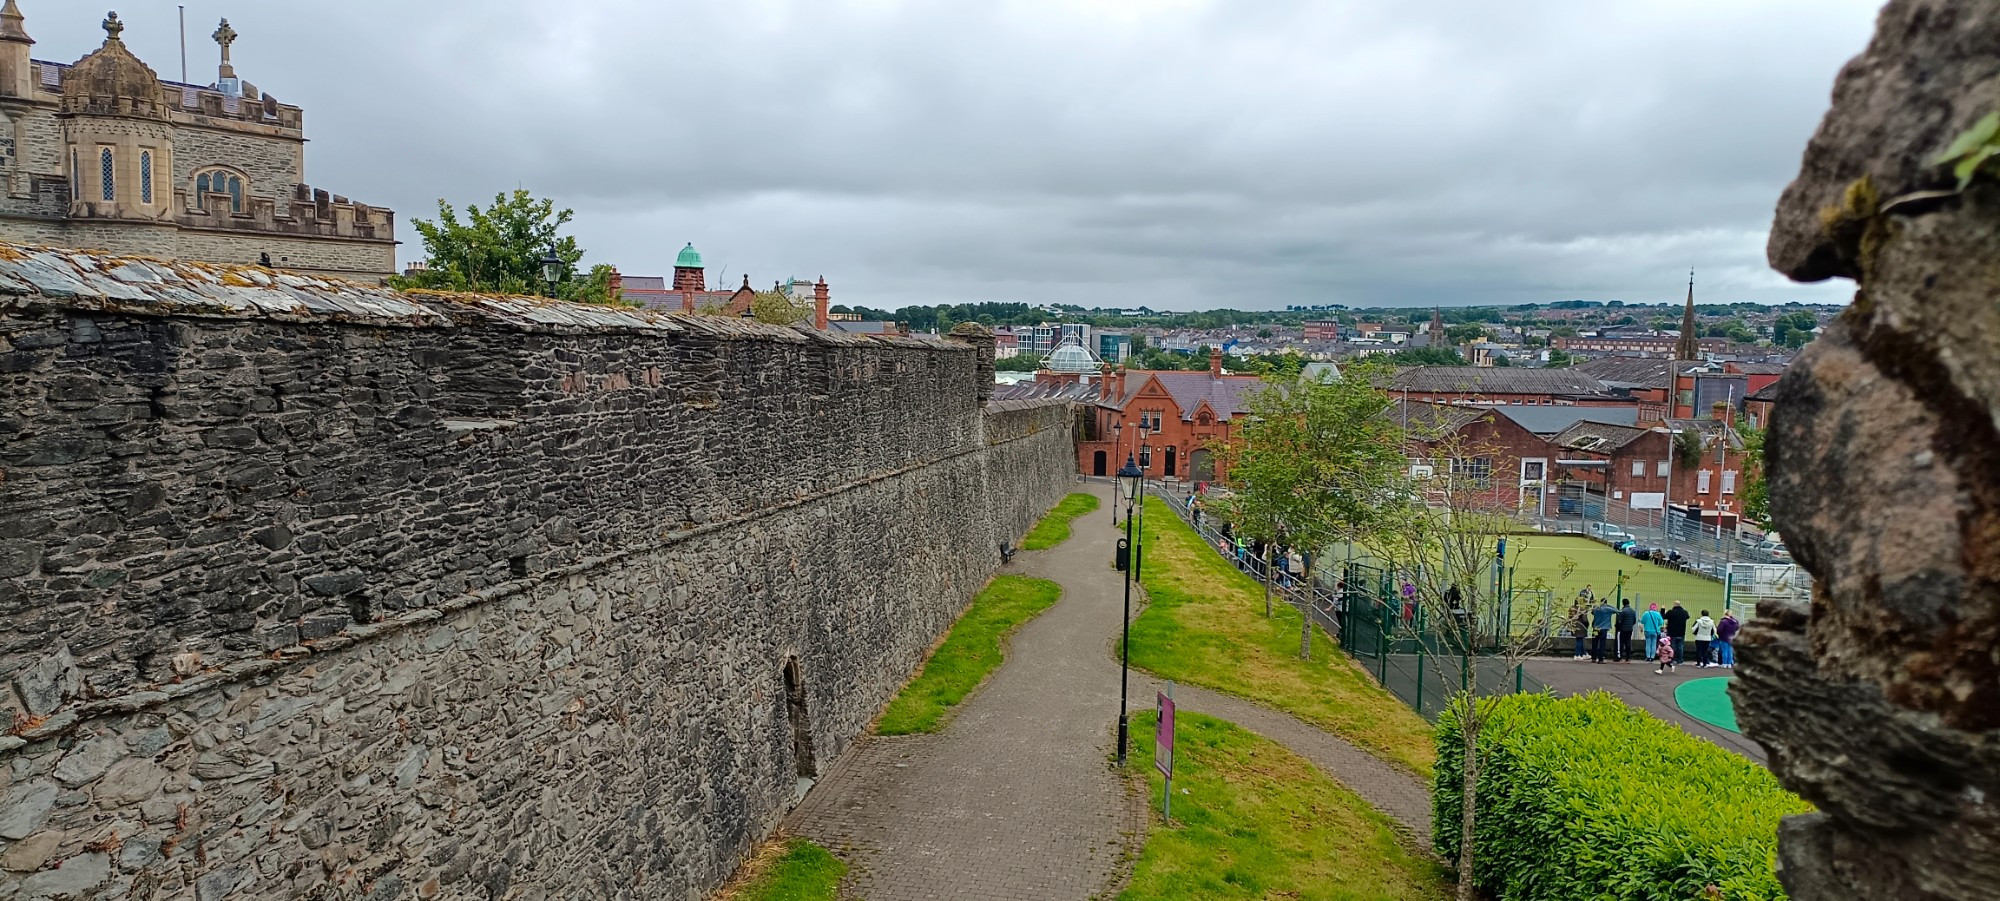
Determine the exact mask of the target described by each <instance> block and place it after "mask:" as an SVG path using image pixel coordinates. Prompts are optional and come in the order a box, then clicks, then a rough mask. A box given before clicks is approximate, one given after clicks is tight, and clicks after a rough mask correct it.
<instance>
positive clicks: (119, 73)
mask: <svg viewBox="0 0 2000 901" xmlns="http://www.w3.org/2000/svg"><path fill="white" fill-rule="evenodd" d="M124 29H125V26H124V23H122V22H120V21H119V20H118V15H117V13H115V12H114V13H112V14H110V15H109V16H108V17H106V18H105V20H104V34H105V39H104V45H103V46H101V47H99V48H97V49H96V50H95V51H93V52H91V53H89V54H88V55H86V56H84V57H83V58H82V59H79V60H77V61H76V62H75V63H70V64H64V63H56V62H50V61H47V60H40V59H35V58H33V56H32V50H33V47H34V43H35V42H34V40H33V39H32V38H30V37H29V36H28V31H27V28H26V21H25V17H23V16H22V14H21V10H20V7H19V6H18V5H17V3H16V0H6V2H5V5H4V6H0V189H4V190H0V240H6V241H15V242H20V243H28V244H50V245H56V246H62V247H79V248H90V249H100V250H106V251H110V252H113V253H124V254H135V255H149V256H158V257H169V258H176V259H187V260H205V261H210V262H217V263H244V264H248V263H262V264H264V265H268V266H273V267H276V268H280V269H293V270H298V271H301V272H308V273H312V274H315V275H332V276H339V277H345V278H352V279H357V280H362V281H368V282H375V281H379V280H380V279H382V278H384V277H386V276H388V275H391V274H393V273H394V272H395V271H396V240H395V216H394V214H393V213H391V212H390V211H389V210H386V209H382V208H379V207H371V206H369V205H367V204H364V203H355V202H353V201H350V200H348V199H347V198H345V197H341V196H338V195H335V194H331V193H329V192H327V191H323V190H317V189H314V188H313V187H312V186H311V185H310V184H309V183H307V181H306V178H305V131H304V123H303V113H302V111H301V110H300V109H299V108H298V107H296V106H291V105H288V104H283V103H279V102H278V101H277V99H276V98H274V97H272V96H271V95H269V94H266V93H263V92H262V91H260V90H258V89H257V87H256V86H255V85H253V84H251V83H249V82H247V81H245V80H243V79H242V78H240V77H238V76H237V74H236V70H235V67H234V66H233V65H231V63H230V60H229V52H230V46H231V44H233V43H234V42H235V40H236V38H237V34H236V31H235V29H233V28H231V27H230V26H229V22H228V20H226V19H225V20H223V22H222V25H221V27H219V28H217V29H216V31H215V34H214V39H215V41H216V43H217V44H218V45H219V48H220V50H221V65H220V67H219V68H218V70H217V77H216V81H215V83H214V84H211V85H207V86H201V85H192V84H182V83H179V82H171V81H163V80H161V79H160V77H159V75H158V74H156V73H155V72H154V71H153V70H152V68H151V67H149V66H147V65H146V64H145V63H144V62H142V61H140V60H139V58H138V57H136V56H134V55H132V52H131V50H129V49H127V47H126V46H125V42H124V41H122V40H120V38H119V35H120V33H121V32H123V31H124Z"/></svg>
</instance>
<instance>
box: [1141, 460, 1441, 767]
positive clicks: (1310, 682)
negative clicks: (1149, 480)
mask: <svg viewBox="0 0 2000 901" xmlns="http://www.w3.org/2000/svg"><path fill="white" fill-rule="evenodd" d="M1145 522H1146V540H1145V544H1144V545H1143V553H1144V555H1145V559H1144V563H1143V577H1144V581H1145V585H1146V591H1147V594H1148V596H1149V597H1150V598H1151V601H1152V603H1151V605H1150V606H1148V607H1147V608H1146V612H1145V613H1143V614H1141V615H1140V616H1139V618H1138V620H1137V621H1135V622H1134V623H1133V624H1132V665H1134V666H1137V667H1140V668H1142V669H1146V670H1149V671H1151V672H1153V673H1155V674H1157V675H1159V676H1161V677H1163V678H1168V679H1176V680H1179V681H1183V682H1190V683H1193V684H1195V685H1201V686H1205V687H1208V688H1213V689H1217V690H1219V691H1226V692H1229V693H1230V694H1234V695H1238V696H1240V697H1245V698H1250V699H1252V700H1256V701H1261V702H1263V703H1265V704H1268V705H1270V706H1272V707H1276V708H1278V709H1280V710H1284V711H1287V712H1289V713H1291V714H1292V715H1294V716H1297V717H1299V718H1300V719H1303V720H1306V721H1307V722H1311V723H1315V724H1317V725H1319V726H1320V727H1322V728H1324V729H1327V730H1328V731H1330V732H1333V733H1335V734H1337V735H1339V736H1341V737H1342V738H1345V739H1347V740H1348V741H1351V742H1354V743H1355V744H1356V745H1359V746H1361V747H1362V748H1363V749H1365V750H1367V751H1369V752H1370V753H1373V754H1374V755H1376V756H1377V757H1380V758H1382V759H1384V760H1387V761H1390V762H1391V763H1394V764H1396V765H1398V766H1401V767H1402V768H1404V769H1407V770H1410V771H1412V772H1415V773H1417V774H1418V775H1421V776H1425V777H1428V776H1429V775H1430V772H1431V764H1432V761H1433V756H1434V753H1435V752H1434V749H1433V747H1432V741H1431V728H1430V724H1429V723H1427V722H1425V721H1424V719H1423V717H1421V716H1418V715H1417V714H1416V712H1415V711H1412V710H1411V709H1410V708H1409V707H1407V706H1405V705H1404V704H1403V702H1402V701H1399V700H1397V699H1396V697H1395V696H1394V695H1391V694H1389V693H1388V692H1387V691H1385V690H1383V689H1382V688H1381V687H1380V686H1378V685H1376V684H1375V682H1374V680H1372V679H1370V678H1368V676H1367V675H1366V674H1365V673H1363V672H1362V671H1361V669H1360V668H1359V667H1358V666H1355V665H1354V663H1353V662H1352V661H1351V660H1349V659H1348V658H1347V655H1345V654H1342V653H1340V651H1339V650H1338V649H1337V648H1336V647H1335V646H1334V644H1333V642H1332V640H1330V639H1328V638H1327V637H1326V635H1325V634H1324V633H1322V632H1320V631H1318V630H1314V632H1313V659H1312V660H1311V661H1306V660H1301V659H1299V613H1298V611H1297V610H1294V609H1293V608H1292V607H1290V606H1289V605H1286V604H1284V603H1282V602H1280V603H1278V604H1277V615H1275V616H1274V617H1272V618H1271V619H1265V618H1264V593H1263V588H1262V587H1261V586H1259V585H1258V584H1257V583H1256V581H1255V580H1253V579H1251V578H1250V577H1249V576H1247V575H1244V574H1243V573H1242V572H1239V571H1238V570H1237V569H1236V567H1235V566H1233V565H1231V564H1230V563H1229V562H1228V561H1226V560H1224V559H1223V558H1222V556H1221V555H1220V554H1217V553H1216V552H1215V551H1213V550H1211V549H1209V548H1208V547H1207V545H1206V544H1205V543H1204V542H1203V541H1202V540H1201V539H1200V538H1199V537H1197V536H1196V535H1195V534H1194V532H1193V530H1191V529H1189V528H1188V527H1187V524H1186V523H1183V522H1181V521H1180V520H1179V519H1177V518H1175V516H1174V514H1173V511H1171V510H1169V509H1167V508H1166V506H1165V505H1164V504H1163V503H1162V502H1161V501H1160V500H1158V499H1157V498H1148V499H1147V500H1146V520H1145Z"/></svg>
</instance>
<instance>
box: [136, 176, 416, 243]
mask: <svg viewBox="0 0 2000 901" xmlns="http://www.w3.org/2000/svg"><path fill="white" fill-rule="evenodd" d="M195 199H196V198H194V197H192V196H191V195H190V193H189V191H188V190H186V189H177V190H176V191H175V192H174V221H175V222H176V223H177V224H179V225H182V226H184V227H187V228H210V229H223V230H228V231H244V232H258V233H263V234H275V235H295V236H300V237H308V238H335V237H337V238H354V239H359V240H372V241H394V240H395V239H396V214H395V213H394V212H392V211H390V210H387V209H384V208H382V207H376V206H370V205H368V204H365V203H356V202H354V201H351V200H348V199H347V198H345V197H342V196H340V195H338V194H330V193H328V192H326V191H323V190H319V189H316V188H314V187H312V186H311V185H294V186H293V188H292V194H291V197H290V198H288V199H285V200H282V201H281V200H280V199H279V198H275V197H258V196H256V195H251V196H248V197H245V198H243V207H244V209H243V212H240V213H237V212H232V211H231V209H230V197H229V195H228V194H224V193H221V192H213V191H212V192H210V193H209V195H208V197H207V198H206V202H205V203H202V204H196V203H194V200H195Z"/></svg>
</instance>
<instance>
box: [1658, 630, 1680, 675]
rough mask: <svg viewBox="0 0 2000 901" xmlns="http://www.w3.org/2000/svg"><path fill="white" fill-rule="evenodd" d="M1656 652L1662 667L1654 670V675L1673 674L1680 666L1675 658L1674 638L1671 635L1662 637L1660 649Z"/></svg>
mask: <svg viewBox="0 0 2000 901" xmlns="http://www.w3.org/2000/svg"><path fill="white" fill-rule="evenodd" d="M1655 650H1656V651H1657V652H1658V654H1659V658H1660V665H1659V666H1658V667H1655V668H1654V669H1653V673H1654V674H1655V675H1658V674H1660V673H1671V672H1673V671H1674V669H1675V668H1676V667H1677V666H1678V665H1679V664H1678V663H1677V662H1676V660H1677V658H1675V657H1674V639H1673V636H1670V635H1662V636H1660V641H1659V647H1658V648H1656V649H1655Z"/></svg>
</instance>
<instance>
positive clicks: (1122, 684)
mask: <svg viewBox="0 0 2000 901" xmlns="http://www.w3.org/2000/svg"><path fill="white" fill-rule="evenodd" d="M1145 478H1146V474H1145V473H1144V472H1142V471H1141V470H1140V469H1139V467H1138V465H1137V464H1136V463H1135V462H1134V461H1133V459H1132V455H1131V454H1129V453H1128V454H1126V455H1125V465H1124V466H1122V467H1119V469H1118V482H1119V483H1120V484H1125V485H1129V486H1131V490H1130V491H1129V492H1127V493H1126V495H1125V496H1126V497H1127V498H1128V499H1129V498H1133V497H1137V496H1138V494H1139V489H1140V488H1141V487H1142V486H1143V485H1144V482H1145ZM1128 502H1129V500H1128ZM1112 506H1114V507H1115V506H1117V504H1113V505H1112ZM1118 551H1119V556H1121V557H1124V558H1126V559H1125V560H1123V561H1120V562H1122V563H1124V564H1125V565H1124V566H1123V567H1121V568H1122V569H1124V570H1125V618H1124V619H1123V620H1121V621H1120V629H1121V630H1122V632H1121V635H1122V637H1121V638H1120V639H1119V643H1118V644H1119V651H1118V765H1119V766H1124V765H1125V741H1126V736H1127V734H1128V729H1127V714H1126V712H1125V707H1126V692H1127V690H1128V689H1129V687H1130V685H1131V681H1132V679H1131V669H1132V565H1131V562H1130V561H1131V551H1132V510H1131V508H1129V507H1128V508H1126V510H1125V538H1124V540H1123V541H1121V542H1119V545H1118Z"/></svg>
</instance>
